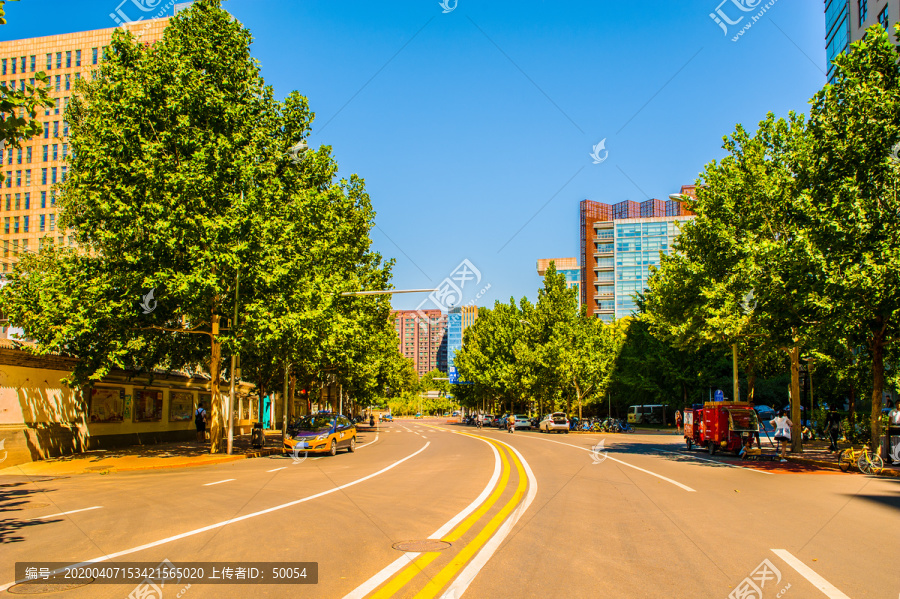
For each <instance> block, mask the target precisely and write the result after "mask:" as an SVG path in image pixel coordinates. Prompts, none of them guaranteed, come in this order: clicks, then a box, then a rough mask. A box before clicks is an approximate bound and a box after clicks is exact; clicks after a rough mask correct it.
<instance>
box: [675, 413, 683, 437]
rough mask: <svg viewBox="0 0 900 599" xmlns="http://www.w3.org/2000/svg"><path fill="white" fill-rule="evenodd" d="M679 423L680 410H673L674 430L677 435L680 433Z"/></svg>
mask: <svg viewBox="0 0 900 599" xmlns="http://www.w3.org/2000/svg"><path fill="white" fill-rule="evenodd" d="M681 423H682V418H681V410H675V432H677V433H678V434H679V435H680V434H681Z"/></svg>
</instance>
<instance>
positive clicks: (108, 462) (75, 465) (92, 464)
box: [0, 431, 282, 476]
mask: <svg viewBox="0 0 900 599" xmlns="http://www.w3.org/2000/svg"><path fill="white" fill-rule="evenodd" d="M232 447H233V452H232V455H227V454H225V453H218V454H210V453H209V443H208V442H207V443H204V444H202V445H201V444H200V443H197V442H196V441H186V442H180V443H160V444H158V445H132V446H129V447H121V448H116V449H109V450H96V451H86V452H84V453H79V454H75V455H67V456H62V457H58V458H48V459H46V460H40V461H37V462H28V463H25V464H19V465H18V466H13V467H10V468H4V469H2V470H0V476H71V475H73V474H109V473H112V472H131V471H135V470H158V469H163V468H185V467H189V466H209V465H212V464H223V463H227V462H234V461H237V460H244V459H247V458H258V457H262V456H267V455H274V454H280V453H281V447H282V445H281V432H280V431H274V432H273V431H267V433H266V446H265V447H264V448H263V449H253V448H251V447H250V435H242V436H239V437H235V438H234V443H233V446H232Z"/></svg>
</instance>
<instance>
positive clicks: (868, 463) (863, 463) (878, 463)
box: [838, 445, 884, 474]
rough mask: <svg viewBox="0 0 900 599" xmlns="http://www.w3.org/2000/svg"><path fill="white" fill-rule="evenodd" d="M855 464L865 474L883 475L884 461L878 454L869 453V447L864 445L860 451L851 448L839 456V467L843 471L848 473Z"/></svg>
mask: <svg viewBox="0 0 900 599" xmlns="http://www.w3.org/2000/svg"><path fill="white" fill-rule="evenodd" d="M854 464H856V467H857V468H859V471H860V472H862V473H864V474H881V471H882V470H883V469H884V460H882V459H881V456H880V455H878V454H877V453H874V452H872V451H869V446H868V445H863V446H862V448H860V449H858V450H855V449H853V448H852V447H850V448H849V449H845V450H843V451H842V452H840V453H839V454H838V466H839V467H840V469H841V471H843V472H847V471H848V470H850V466H852V465H854Z"/></svg>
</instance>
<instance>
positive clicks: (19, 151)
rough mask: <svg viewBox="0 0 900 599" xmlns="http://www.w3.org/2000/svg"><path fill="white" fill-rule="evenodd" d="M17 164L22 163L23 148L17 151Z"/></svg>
mask: <svg viewBox="0 0 900 599" xmlns="http://www.w3.org/2000/svg"><path fill="white" fill-rule="evenodd" d="M16 164H22V148H18V152H16Z"/></svg>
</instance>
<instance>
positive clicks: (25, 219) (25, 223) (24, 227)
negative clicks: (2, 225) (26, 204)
mask: <svg viewBox="0 0 900 599" xmlns="http://www.w3.org/2000/svg"><path fill="white" fill-rule="evenodd" d="M22 232H23V233H27V232H28V215H27V214H26V215H25V216H23V217H22Z"/></svg>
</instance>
